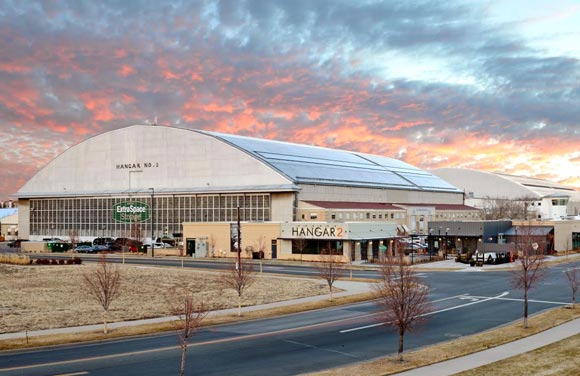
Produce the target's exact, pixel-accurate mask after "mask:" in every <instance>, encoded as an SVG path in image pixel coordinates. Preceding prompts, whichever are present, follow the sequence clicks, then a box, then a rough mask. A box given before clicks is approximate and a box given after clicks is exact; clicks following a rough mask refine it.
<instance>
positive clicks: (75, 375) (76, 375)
mask: <svg viewBox="0 0 580 376" xmlns="http://www.w3.org/2000/svg"><path fill="white" fill-rule="evenodd" d="M88 374H89V373H88V372H86V371H81V372H74V373H59V374H58V375H53V376H79V375H88Z"/></svg>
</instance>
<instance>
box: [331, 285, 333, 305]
mask: <svg viewBox="0 0 580 376" xmlns="http://www.w3.org/2000/svg"><path fill="white" fill-rule="evenodd" d="M332 299H333V297H332V286H330V301H331V302H332Z"/></svg>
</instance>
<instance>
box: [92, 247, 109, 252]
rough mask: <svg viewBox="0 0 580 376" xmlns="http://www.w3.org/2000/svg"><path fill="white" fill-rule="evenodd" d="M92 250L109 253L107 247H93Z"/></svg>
mask: <svg viewBox="0 0 580 376" xmlns="http://www.w3.org/2000/svg"><path fill="white" fill-rule="evenodd" d="M93 250H94V251H95V252H104V251H110V250H111V248H110V247H109V246H108V245H93Z"/></svg>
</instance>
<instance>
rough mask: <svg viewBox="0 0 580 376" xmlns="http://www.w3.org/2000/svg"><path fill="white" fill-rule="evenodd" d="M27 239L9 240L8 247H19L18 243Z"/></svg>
mask: <svg viewBox="0 0 580 376" xmlns="http://www.w3.org/2000/svg"><path fill="white" fill-rule="evenodd" d="M27 241H28V240H26V239H16V240H13V241H11V242H10V243H8V247H10V248H20V245H21V244H22V242H27Z"/></svg>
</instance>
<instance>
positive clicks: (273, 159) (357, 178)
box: [198, 131, 461, 193]
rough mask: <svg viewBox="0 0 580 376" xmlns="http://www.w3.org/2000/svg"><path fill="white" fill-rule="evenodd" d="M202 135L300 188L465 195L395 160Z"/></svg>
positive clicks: (429, 175)
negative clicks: (240, 152) (259, 162)
mask: <svg viewBox="0 0 580 376" xmlns="http://www.w3.org/2000/svg"><path fill="white" fill-rule="evenodd" d="M198 132H201V133H204V134H207V135H210V136H213V137H215V138H218V139H220V140H222V141H224V142H226V143H228V144H230V145H233V146H235V147H237V148H239V149H241V150H243V151H245V152H247V153H249V154H251V155H253V156H254V157H255V158H258V159H260V160H262V161H263V162H264V163H266V164H268V165H270V166H271V167H273V168H274V169H276V170H278V171H279V172H280V173H282V174H284V175H286V176H287V177H288V178H289V179H291V180H292V181H294V182H295V183H296V184H300V183H303V184H321V185H341V186H356V187H369V188H395V189H406V190H422V191H443V192H455V193H459V192H461V191H460V190H459V189H458V188H456V187H454V186H453V185H451V184H449V183H448V182H446V181H445V180H443V179H441V178H439V177H437V176H435V175H432V174H430V173H428V172H426V171H423V170H421V169H418V168H416V167H414V166H411V165H409V164H407V163H405V162H402V161H399V160H396V159H392V158H387V157H382V156H377V155H370V154H363V153H356V152H349V151H344V150H335V149H328V148H322V147H316V146H310V145H300V144H293V143H288V142H281V141H273V140H263V139H257V138H251V137H244V136H236V135H230V134H223V133H215V132H208V131H198Z"/></svg>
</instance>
